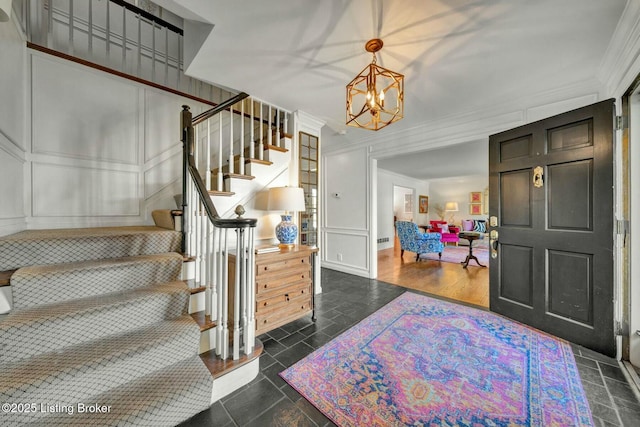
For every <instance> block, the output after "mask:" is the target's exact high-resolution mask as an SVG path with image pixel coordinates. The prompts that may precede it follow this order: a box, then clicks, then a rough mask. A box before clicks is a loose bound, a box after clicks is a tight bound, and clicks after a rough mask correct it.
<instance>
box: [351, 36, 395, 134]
mask: <svg viewBox="0 0 640 427" xmlns="http://www.w3.org/2000/svg"><path fill="white" fill-rule="evenodd" d="M364 48H365V49H366V51H367V52H371V53H372V54H373V60H372V61H371V64H369V65H368V66H367V67H366V68H365V69H364V70H362V71H361V72H360V74H358V75H357V76H356V77H355V78H354V79H353V80H351V83H349V84H348V85H347V125H349V126H356V127H359V128H363V129H371V130H378V129H382V128H383V127H385V126H387V125H390V124H391V123H393V122H397V121H398V120H400V119H401V118H402V115H403V112H404V76H403V75H402V74H400V73H396V72H395V71H391V70H388V69H386V68H383V67H381V66H379V65H377V64H376V52H377V51H379V50H380V49H382V40H380V39H372V40H369V41H368V42H367V43H366V44H365V46H364Z"/></svg>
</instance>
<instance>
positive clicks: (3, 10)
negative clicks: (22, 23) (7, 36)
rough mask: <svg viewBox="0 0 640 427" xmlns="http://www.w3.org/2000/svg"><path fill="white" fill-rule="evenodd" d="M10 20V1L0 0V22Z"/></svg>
mask: <svg viewBox="0 0 640 427" xmlns="http://www.w3.org/2000/svg"><path fill="white" fill-rule="evenodd" d="M9 20H11V0H0V22H7V21H9Z"/></svg>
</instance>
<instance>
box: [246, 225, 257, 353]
mask: <svg viewBox="0 0 640 427" xmlns="http://www.w3.org/2000/svg"><path fill="white" fill-rule="evenodd" d="M253 231H254V228H253V227H250V228H249V238H248V240H249V241H248V249H247V288H246V292H247V325H246V327H245V329H244V335H245V344H244V352H245V354H250V353H251V352H252V351H253V347H254V344H255V339H256V318H255V312H256V301H255V296H256V288H255V286H256V284H255V283H256V280H255V277H256V272H255V266H256V264H255V246H254V240H253V238H254V237H253Z"/></svg>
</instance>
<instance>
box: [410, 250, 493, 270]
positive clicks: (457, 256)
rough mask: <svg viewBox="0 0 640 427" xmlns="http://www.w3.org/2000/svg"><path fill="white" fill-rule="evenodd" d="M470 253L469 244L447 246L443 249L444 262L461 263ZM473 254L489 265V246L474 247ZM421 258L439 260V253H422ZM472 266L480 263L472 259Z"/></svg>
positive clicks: (481, 262) (483, 263) (482, 262)
mask: <svg viewBox="0 0 640 427" xmlns="http://www.w3.org/2000/svg"><path fill="white" fill-rule="evenodd" d="M468 254H469V246H445V247H444V250H443V251H442V259H441V260H440V261H442V262H453V263H456V264H460V263H461V262H463V261H464V260H465V259H466V258H467V255H468ZM473 254H474V255H475V256H476V258H478V260H479V261H480V264H482V265H486V266H488V265H489V248H488V247H477V248H476V247H475V246H474V247H473ZM420 259H421V260H425V259H428V260H434V261H438V254H437V253H435V252H429V253H426V254H422V255H420ZM469 265H470V266H472V267H478V264H477V263H476V262H475V261H471V262H470V263H469Z"/></svg>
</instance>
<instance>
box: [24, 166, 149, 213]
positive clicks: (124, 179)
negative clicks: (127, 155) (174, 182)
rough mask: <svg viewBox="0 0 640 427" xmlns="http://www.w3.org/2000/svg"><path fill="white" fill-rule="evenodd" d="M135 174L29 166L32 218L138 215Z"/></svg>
mask: <svg viewBox="0 0 640 427" xmlns="http://www.w3.org/2000/svg"><path fill="white" fill-rule="evenodd" d="M137 192H138V173H136V172H126V171H113V170H104V169H90V168H84V167H76V166H60V165H49V164H41V163H34V164H33V191H32V194H33V216H34V217H47V216H72V217H73V216H114V215H139V211H140V201H139V196H138V194H137Z"/></svg>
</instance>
